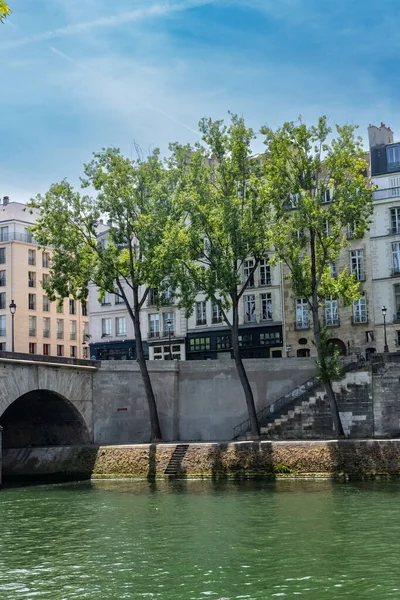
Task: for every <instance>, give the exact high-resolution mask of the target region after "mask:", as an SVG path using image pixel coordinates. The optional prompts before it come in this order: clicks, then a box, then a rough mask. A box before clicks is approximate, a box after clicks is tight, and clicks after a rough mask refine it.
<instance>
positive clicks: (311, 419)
mask: <svg viewBox="0 0 400 600" xmlns="http://www.w3.org/2000/svg"><path fill="white" fill-rule="evenodd" d="M360 366H362V367H364V366H365V361H360V360H359V359H358V357H348V359H347V361H346V362H345V363H344V364H343V368H342V374H343V375H345V373H347V372H349V371H354V370H357V369H358V368H359V367H360ZM257 417H258V422H259V424H260V429H261V435H262V437H263V438H265V439H316V438H326V437H327V436H328V437H329V436H331V435H332V419H331V416H330V408H329V402H328V401H327V400H326V399H325V391H324V386H323V384H321V382H320V381H319V379H318V377H313V378H311V379H308V380H307V381H305V382H304V383H302V384H301V385H299V386H298V387H296V388H294V389H293V390H292V391H291V392H289V393H288V394H285V395H284V396H282V397H281V398H279V399H278V400H276V401H274V402H273V403H272V404H270V405H268V406H266V407H265V408H263V409H262V410H260V411H259V412H258V413H257ZM233 438H234V439H237V440H240V439H242V440H245V439H251V434H250V422H249V420H248V419H246V420H245V421H243V422H242V423H240V424H239V425H238V426H236V427H235V428H234V435H233Z"/></svg>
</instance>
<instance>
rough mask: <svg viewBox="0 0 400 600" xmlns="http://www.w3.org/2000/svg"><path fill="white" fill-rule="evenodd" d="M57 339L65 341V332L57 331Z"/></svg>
mask: <svg viewBox="0 0 400 600" xmlns="http://www.w3.org/2000/svg"><path fill="white" fill-rule="evenodd" d="M57 339H58V340H63V339H64V332H63V331H57Z"/></svg>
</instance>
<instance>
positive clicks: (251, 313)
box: [243, 294, 256, 323]
mask: <svg viewBox="0 0 400 600" xmlns="http://www.w3.org/2000/svg"><path fill="white" fill-rule="evenodd" d="M243 301H244V320H245V323H255V322H256V297H255V296H254V295H253V294H251V295H249V296H244V297H243Z"/></svg>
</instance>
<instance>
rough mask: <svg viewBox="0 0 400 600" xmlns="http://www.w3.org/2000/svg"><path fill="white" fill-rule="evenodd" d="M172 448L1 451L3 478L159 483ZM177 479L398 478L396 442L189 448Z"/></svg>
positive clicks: (199, 445)
mask: <svg viewBox="0 0 400 600" xmlns="http://www.w3.org/2000/svg"><path fill="white" fill-rule="evenodd" d="M175 449H176V444H137V445H129V446H82V447H77V446H75V447H73V446H68V447H58V448H24V449H10V450H4V453H3V475H4V479H5V480H7V479H13V480H20V481H27V480H30V479H31V480H34V481H46V480H47V481H52V480H53V481H54V480H63V479H75V480H76V479H89V478H94V479H125V478H130V479H134V478H148V479H154V478H163V477H167V475H165V470H166V469H167V466H168V464H169V462H170V460H171V458H172V456H173V454H174V451H175ZM174 476H177V477H180V478H194V477H199V478H216V479H223V478H246V477H254V476H259V477H266V478H281V477H300V478H301V477H317V478H319V477H321V478H326V477H328V478H342V479H343V478H344V479H346V478H348V479H362V478H374V477H382V476H385V477H387V476H389V477H397V476H400V440H341V441H335V440H328V441H303V442H301V441H293V442H289V441H286V442H260V443H254V442H236V443H197V444H196V443H195V444H189V446H188V448H187V451H186V453H185V454H184V456H183V458H182V460H181V463H180V466H179V468H178V470H177V472H176V474H175V475H174Z"/></svg>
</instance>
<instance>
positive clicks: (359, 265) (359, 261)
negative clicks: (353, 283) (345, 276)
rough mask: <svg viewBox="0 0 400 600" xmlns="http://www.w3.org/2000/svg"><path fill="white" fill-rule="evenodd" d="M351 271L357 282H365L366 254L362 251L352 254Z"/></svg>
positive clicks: (352, 252)
mask: <svg viewBox="0 0 400 600" xmlns="http://www.w3.org/2000/svg"><path fill="white" fill-rule="evenodd" d="M350 270H351V272H352V273H353V274H354V275H355V278H356V280H357V281H364V279H365V270H364V253H363V251H362V250H352V251H351V252H350Z"/></svg>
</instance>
